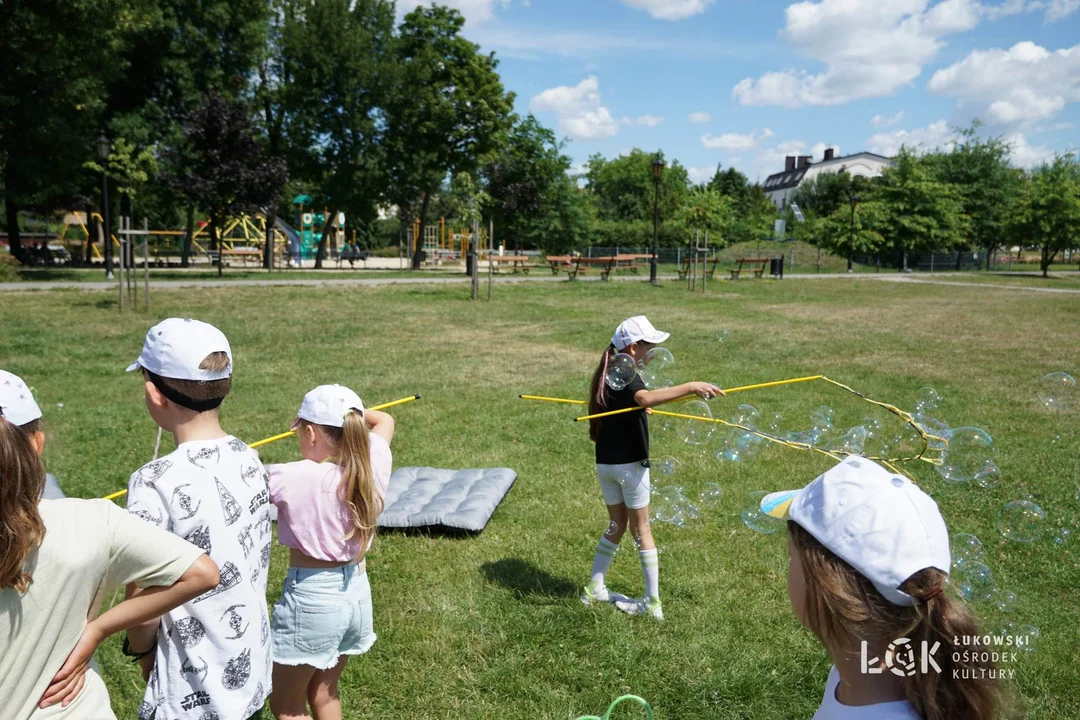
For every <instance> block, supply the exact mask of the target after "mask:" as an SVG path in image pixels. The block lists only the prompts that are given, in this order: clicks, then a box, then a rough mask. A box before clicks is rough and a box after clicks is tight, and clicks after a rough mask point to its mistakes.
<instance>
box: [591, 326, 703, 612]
mask: <svg viewBox="0 0 1080 720" xmlns="http://www.w3.org/2000/svg"><path fill="white" fill-rule="evenodd" d="M669 337H670V334H669V333H666V332H660V331H659V330H657V329H656V328H654V327H653V326H652V323H650V322H649V320H648V319H647V318H646V317H645V316H644V315H638V316H637V317H632V318H629V319H628V320H624V321H623V322H622V323H620V325H619V327H618V328H616V329H615V334H614V335H613V336H612V338H611V343H610V344H609V345H608V346H607V349H606V350H604V355H603V357H601V358H600V364H599V365H598V366H597V368H596V371H595V372H594V373H593V377H592V385H591V387H590V389H589V414H590V415H594V414H596V413H602V412H604V411H607V410H622V409H624V408H632V407H640V408H642V409H643V410H642V412H629V413H622V414H619V415H612V416H610V417H606V418H598V419H594V420H590V421H589V437H590V438H591V439H592V441H593V442H594V443H596V476H597V478H598V479H599V481H600V492H601V495H602V496H603V499H604V505H605V507H606V509H607V514H608V527H607V531H606V532H605V533H604V535H603V537H601V538H600V542H599V544H598V545H597V546H596V554H595V555H594V557H593V567H592V576H591V578H590V579H589V583H588V584H587V585H586V586H585V589H584V591H583V592H582V594H581V601H582V602H583V603H585V604H586V605H591V604H593V603H605V602H613V603H615V606H616V607H618V608H619V609H620V610H622V611H623V612H626V613H629V614H631V615H649V616H651V617H653V618H655V619H657V620H663V618H664V612H663V609H662V608H661V606H660V570H659V566H658V563H657V552H656V544H655V543H654V542H653V537H652V531H651V530H650V528H649V421H648V418H647V417H646V414H645V411H644V410H645V409H647V408H650V407H652V406H653V405H659V404H661V403H665V402H669V401H671V400H676V399H678V398H680V397H685V396H687V395H698V396H700V397H703V398H705V399H706V400H709V399H711V398H714V397H716V396H717V395H723V394H724V393H723V391H722V390H721V389H720V388H718V387H716V386H715V385H712V384H710V383H705V382H689V383H683V384H682V385H677V386H675V387H669V388H658V389H656V390H649V389H648V388H647V387H645V383H643V382H642V381H641V378H640V377H638V376H637V375H635V376H634V379H633V381H632V382H630V384H629V385H627V386H626V387H624V388H621V389H619V390H614V389H612V388H610V387H609V386H608V384H607V380H606V378H607V374H608V367H609V365H610V363H611V361H612V359H613V358H614V357H615V355H616V354H618V353H625V354H626V355H629V356H630V357H631V359H633V360H634V361H635V362H637V361H640V360H643V359H644V358H645V355H646V353H648V351H649V350H650V349H651V348H653V347H654V346H656V345H657V344H659V343H662V342H664V341H665V340H667V339H668V338H669ZM627 525H629V526H630V531H631V533H633V537H634V542H635V544H637V547H638V559H639V560H640V561H641V573H642V575H643V576H644V579H645V594H644V595H643V596H642V597H641V598H638V599H633V600H631V599H629V598H627V597H626V596H624V595H620V594H619V593H614V592H610V591H609V590H608V589H607V586H606V584H605V582H604V577H605V576H606V575H607V572H608V569H609V568H610V567H611V562H612V560H614V559H615V551H616V550H617V549H618V547H619V541H620V540H621V539H622V536H623V533H625V532H626V527H627Z"/></svg>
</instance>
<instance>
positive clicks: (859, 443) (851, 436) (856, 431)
mask: <svg viewBox="0 0 1080 720" xmlns="http://www.w3.org/2000/svg"><path fill="white" fill-rule="evenodd" d="M869 436H870V433H868V432H867V431H866V428H865V427H863V426H862V425H856V426H855V427H853V428H851V429H849V430H848V431H847V432H845V433H844V434H843V435H838V436H836V437H834V438H832V439H831V440H829V444H828V445H826V446H825V449H826V450H828V451H830V452H839V453H846V454H848V455H862V454H863V452H864V450H865V447H866V440H867V438H868V437H869Z"/></svg>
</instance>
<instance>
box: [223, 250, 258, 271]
mask: <svg viewBox="0 0 1080 720" xmlns="http://www.w3.org/2000/svg"><path fill="white" fill-rule="evenodd" d="M211 255H213V253H211ZM221 257H222V261H224V260H226V259H228V258H240V259H241V260H243V262H244V267H247V264H248V260H254V261H255V264H256V265H258V264H259V263H261V262H262V250H260V249H259V248H248V247H245V248H234V249H232V250H222V251H221Z"/></svg>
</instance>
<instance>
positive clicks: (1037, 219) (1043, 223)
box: [1008, 153, 1080, 278]
mask: <svg viewBox="0 0 1080 720" xmlns="http://www.w3.org/2000/svg"><path fill="white" fill-rule="evenodd" d="M1008 224H1009V228H1008V234H1009V236H1011V237H1013V238H1019V239H1021V240H1023V242H1022V243H1021V246H1023V245H1024V244H1035V245H1037V246H1038V247H1039V249H1040V258H1039V267H1040V269H1041V270H1042V276H1043V277H1044V278H1045V277H1047V275H1048V272H1049V269H1050V265H1051V264H1052V263H1053V262H1054V259H1055V258H1056V257H1057V255H1058V253H1060V252H1062V251H1064V250H1067V249H1070V248H1076V247H1080V162H1078V161H1077V158H1076V156H1075V155H1072V154H1071V153H1069V154H1064V155H1058V156H1057V157H1056V158H1054V161H1053V162H1052V163H1049V164H1046V165H1043V166H1041V167H1039V168H1036V169H1035V170H1034V171H1033V172H1032V173H1031V175H1030V180H1028V181H1026V182H1024V183H1023V184H1022V190H1021V193H1020V199H1019V201H1018V202H1017V205H1016V207H1015V208H1014V211H1013V212H1012V213H1011V214H1010V216H1009V223H1008Z"/></svg>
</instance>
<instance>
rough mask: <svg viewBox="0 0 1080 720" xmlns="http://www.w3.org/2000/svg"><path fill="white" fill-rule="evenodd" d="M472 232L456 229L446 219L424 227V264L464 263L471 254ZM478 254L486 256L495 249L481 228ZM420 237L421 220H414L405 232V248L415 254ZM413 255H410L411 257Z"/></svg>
mask: <svg viewBox="0 0 1080 720" xmlns="http://www.w3.org/2000/svg"><path fill="white" fill-rule="evenodd" d="M472 235H473V233H472V231H471V230H469V229H468V228H454V227H450V226H448V225H447V222H446V218H439V221H438V223H430V224H428V225H426V226H424V237H423V242H422V243H421V244H420V248H419V249H420V250H422V251H423V252H424V264H426V265H443V264H447V263H457V262H462V261H463V260H464V259H465V256H466V255H468V253H469V241H470V240H471V239H472ZM477 235H478V238H477V244H476V247H477V253H478V254H479V255H481V256H486V254H487V253H489V252H494V249H493V248H492V247H491V245H490V244H489V242H488V241H489V233H488V231H487V229H486V228H484V227H483V226H480V227H479V229H478V230H477ZM419 236H420V220H419V219H414V220H413V223H412V226H411V227H409V228H408V229H406V231H405V239H406V243H405V246H406V247H407V248H409V249H410V250H411V251H412V252H415V251H416V249H417V247H416V244H417V243H416V240H417V238H418V237H419ZM411 254H412V253H410V255H411Z"/></svg>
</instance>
